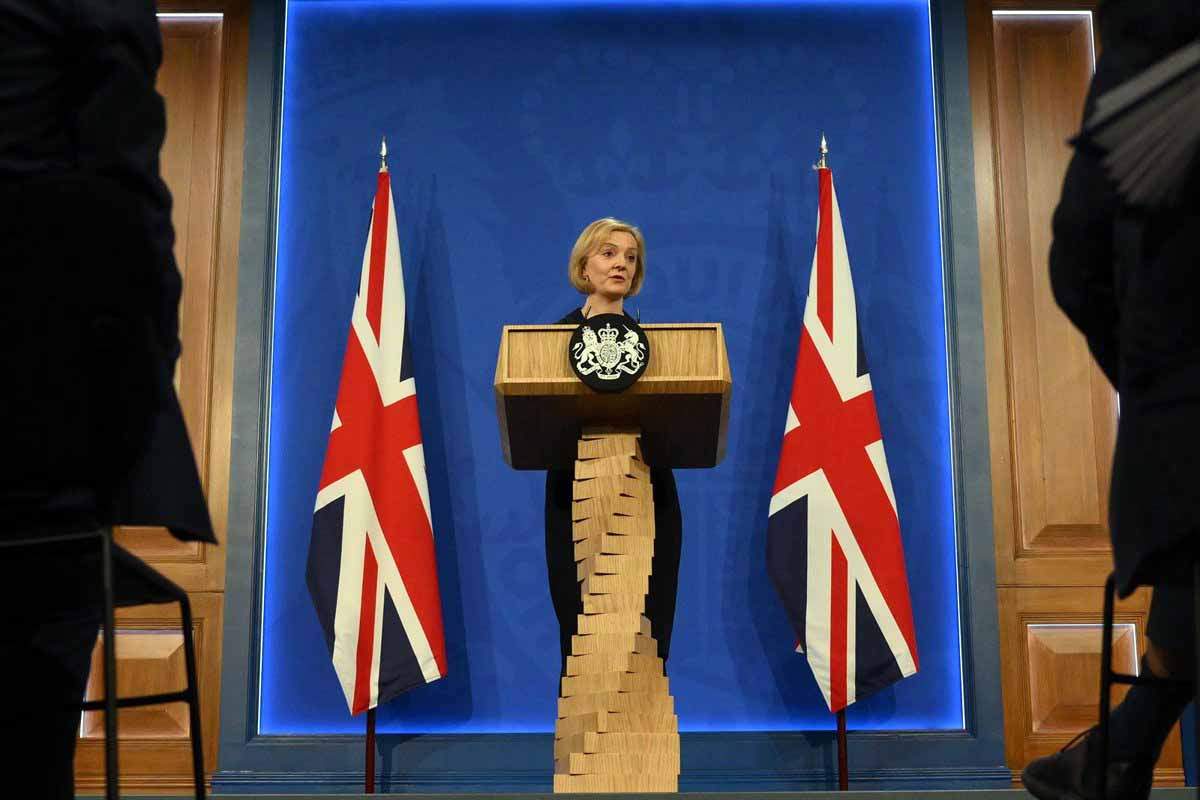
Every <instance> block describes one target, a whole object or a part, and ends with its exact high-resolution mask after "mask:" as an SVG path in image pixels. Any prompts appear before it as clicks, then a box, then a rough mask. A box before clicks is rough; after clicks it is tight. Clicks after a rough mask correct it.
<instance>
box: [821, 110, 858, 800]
mask: <svg viewBox="0 0 1200 800" xmlns="http://www.w3.org/2000/svg"><path fill="white" fill-rule="evenodd" d="M828 155H829V143H828V142H826V141H825V134H824V133H822V134H821V157H820V158H819V159H817V163H816V164H814V165H813V167H814V168H815V169H828V168H829V163H828V161H827V157H828ZM837 760H838V791H839V792H845V791H847V790H848V789H849V788H850V765H849V758H848V757H847V754H846V709H845V708H840V709H838V711H837Z"/></svg>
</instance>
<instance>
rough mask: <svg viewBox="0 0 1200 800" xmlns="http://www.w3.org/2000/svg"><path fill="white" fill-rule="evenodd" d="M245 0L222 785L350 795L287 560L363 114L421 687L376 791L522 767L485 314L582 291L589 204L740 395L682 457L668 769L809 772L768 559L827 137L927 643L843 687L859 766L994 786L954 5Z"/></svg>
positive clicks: (361, 206) (794, 671)
mask: <svg viewBox="0 0 1200 800" xmlns="http://www.w3.org/2000/svg"><path fill="white" fill-rule="evenodd" d="M249 13H250V15H251V20H250V25H249V34H250V67H249V73H248V94H249V104H248V107H247V129H246V157H245V165H244V168H245V177H244V182H243V198H244V199H243V210H242V219H241V228H240V230H241V241H240V245H239V273H238V282H239V285H238V311H237V314H238V342H237V352H236V356H235V384H234V419H233V440H232V453H233V457H232V463H231V480H230V501H229V508H230V510H229V520H228V527H229V531H230V535H229V537H228V540H227V541H226V542H224V543H223V544H224V545H225V547H226V550H227V555H226V558H227V565H228V567H227V581H226V603H225V607H224V619H225V622H224V641H223V663H222V684H221V686H222V690H221V691H222V699H221V729H220V731H219V737H220V755H219V767H220V768H219V771H218V772H217V774H216V775H215V777H214V786H215V787H216V789H217V791H219V792H223V791H235V792H245V791H250V792H254V791H302V792H312V791H342V790H353V789H354V788H355V787H361V785H362V773H361V770H362V757H363V752H362V747H363V742H362V735H361V734H362V730H363V720H362V718H361V717H360V718H358V719H349V718H348V717H347V715H346V712H345V706H344V703H343V701H342V699H341V695H340V691H339V689H338V687H337V684H336V683H335V681H334V677H333V672H332V669H331V667H330V665H329V660H328V657H327V655H326V653H325V651H324V647H323V644H322V642H321V638H320V635H319V633H318V627H317V624H316V620H315V615H314V613H313V611H312V608H311V606H310V603H309V600H308V597H307V593H306V591H305V589H304V585H303V579H302V576H303V562H304V556H305V552H306V550H307V545H308V536H309V528H310V524H311V508H312V502H313V501H312V496H313V492H314V490H315V485H316V480H317V473H318V470H319V466H320V459H321V453H322V450H323V447H324V443H325V436H326V432H327V430H328V420H329V414H330V410H331V408H332V403H333V395H334V390H335V386H336V382H337V374H338V370H339V366H340V363H339V362H340V359H341V354H342V348H343V346H344V342H345V330H346V322H345V320H346V316H347V314H348V311H349V308H350V303H351V301H352V295H353V291H354V287H355V283H356V280H357V274H358V269H359V260H360V258H361V253H362V247H363V244H364V237H365V235H366V225H367V218H368V208H369V203H370V197H371V193H372V189H373V186H374V171H375V167H376V160H375V156H374V154H375V152H376V148H377V146H378V140H379V137H380V136H381V135H385V134H386V135H387V136H388V139H389V144H390V146H391V150H392V159H391V163H392V170H393V181H394V187H395V194H396V206H397V211H398V215H399V223H400V235H401V246H402V249H403V252H404V261H405V273H406V283H407V286H408V297H409V303H410V308H411V309H412V318H411V319H412V322H413V324H414V325H415V326H416V330H415V332H414V341H415V343H417V344H418V347H419V349H417V350H416V357H415V361H416V373H417V381H418V389H419V394H420V400H421V410H422V417H423V425H424V433H425V446H426V456H427V461H428V471H429V478H430V487H431V494H432V504H433V514H434V520H435V526H436V530H437V537H438V546H439V551H438V556H439V569H440V577H441V581H442V593H443V602H444V606H445V612H446V631H447V639H448V643H449V646H450V662H451V676H450V677H449V678H447V679H445V680H443V681H441V682H439V683H437V684H434V685H432V686H429V687H423V688H421V689H418V690H415V691H413V692H411V693H409V694H408V695H407V696H405V697H403V698H401V699H400V700H398V701H396V702H394V703H392V704H389V705H388V706H387V707H385V708H384V709H382V710H381V713H380V722H381V729H382V730H383V731H384V733H383V734H382V735H381V737H380V742H379V758H380V762H379V767H380V773H381V776H382V780H383V787H384V788H385V789H394V790H404V791H418V790H422V789H425V790H432V791H460V792H462V791H490V790H509V791H512V790H541V791H545V790H548V789H549V785H550V760H549V759H550V755H549V754H550V734H549V733H547V732H546V731H548V730H549V727H550V720H551V716H552V715H553V699H554V695H555V685H554V684H555V681H554V677H555V676H554V664H555V662H556V660H557V659H556V645H557V642H556V636H555V629H554V618H553V615H552V612H551V609H550V603H549V598H548V596H547V590H546V583H545V567H544V556H543V552H542V521H541V516H540V513H539V511H538V509H539V508H540V505H541V502H542V478H541V476H540V475H538V474H536V473H517V472H513V471H511V470H509V469H508V468H507V467H506V466H504V464H503V460H502V458H501V456H500V452H499V445H498V438H499V437H498V433H497V431H496V421H495V418H494V412H493V410H492V409H493V406H492V400H491V386H490V382H491V375H492V371H493V365H494V358H495V348H496V342H497V338H498V335H499V329H500V326H501V325H502V324H504V323H507V322H534V321H546V320H552V319H555V318H556V317H557V316H559V315H560V314H561V313H562V312H564V311H566V310H567V309H569V308H570V307H572V306H573V305H574V304H576V303H577V302H578V296H577V295H575V294H573V293H572V292H571V290H570V289H569V288H567V286H566V282H565V279H564V272H565V268H564V266H565V265H564V263H563V262H564V259H565V257H566V253H567V250H568V248H569V247H570V244H571V242H572V241H573V239H574V236H575V235H576V233H577V231H578V229H579V228H580V227H582V225H583V224H585V223H586V222H588V221H589V220H591V219H593V218H594V217H596V216H599V215H601V214H610V213H612V214H619V215H623V216H626V217H629V218H631V219H633V220H635V221H637V222H638V223H639V224H641V225H642V226H643V227H644V229H645V230H646V232H647V236H648V240H649V257H650V266H649V278H648V282H647V286H646V291H645V292H644V295H643V296H642V297H640V298H638V299H636V300H635V301H633V302H632V303H631V308H632V309H633V310H640V312H641V316H642V318H643V319H644V320H647V321H658V320H663V321H667V320H719V321H721V322H723V323H724V324H725V330H726V336H727V339H728V344H729V352H730V358H731V361H732V364H733V370H734V378H735V384H736V385H735V391H734V406H733V415H732V418H731V427H730V436H729V457H728V458H727V460H726V461H725V462H724V463H723V464H722V465H721V466H720V467H718V468H717V469H715V470H709V471H703V472H694V473H687V472H679V473H677V474H678V479H679V484H680V490H681V496H682V500H683V511H684V524H685V533H684V537H685V540H684V550H683V563H682V569H681V580H680V606H679V614H678V617H677V620H676V633H675V641H674V646H673V649H672V659H671V662H670V665H669V671H670V674H671V676H672V690H673V693H674V694H675V696H676V699H677V702H678V707H679V712H680V717H681V722H682V727H683V729H684V733H683V735H682V739H683V749H682V754H683V755H682V758H683V761H682V767H683V773H682V776H681V783H682V786H683V787H684V788H685V789H691V790H712V789H716V790H724V791H759V790H779V789H792V788H821V787H823V786H828V785H829V781H830V780H832V779H833V774H834V764H835V761H834V754H833V741H832V737H831V735H830V733H828V728H829V725H830V719H829V716H828V715H827V714H826V713H825V711H824V709H823V706H822V704H821V701H820V699H819V696H818V694H817V690H816V687H815V685H814V683H813V680H812V677H811V675H810V673H809V670H808V667H807V665H806V664H805V662H804V660H803V659H802V658H801V657H800V656H796V655H794V654H792V653H791V652H790V644H791V634H790V632H789V631H788V629H787V625H786V621H785V619H784V615H783V613H782V610H781V609H780V607H779V605H778V601H777V599H776V598H775V595H774V593H773V591H772V590H771V588H770V586H769V583H768V581H767V579H766V572H765V569H764V565H763V556H764V550H765V543H764V531H763V528H764V524H763V523H764V521H765V517H766V507H767V500H768V493H769V491H770V486H771V482H772V477H773V474H774V468H775V460H776V457H777V452H778V447H779V434H780V430H781V427H782V423H783V420H782V411H783V409H784V402H785V398H786V394H787V389H788V384H789V381H790V378H791V375H790V370H791V364H792V361H793V358H794V353H795V349H794V348H795V345H796V338H797V334H798V331H799V327H800V312H801V308H802V306H803V300H804V291H805V287H806V286H807V277H808V271H809V264H810V262H811V258H812V248H813V231H814V226H815V217H816V207H815V206H816V186H815V178H814V175H813V173H812V171H811V169H810V164H811V163H812V161H813V160H814V158H815V155H816V154H815V145H816V142H817V140H818V137H819V134H820V133H821V132H822V131H823V132H825V133H826V134H827V135H828V136H829V139H830V142H831V144H832V147H833V154H832V157H831V163H832V165H833V167H834V171H835V176H836V182H837V186H838V191H839V197H840V200H841V205H842V211H843V215H844V219H845V224H846V232H847V238H848V242H849V248H850V256H851V261H852V263H853V267H854V274H855V279H856V284H857V289H858V299H859V308H860V313H861V316H862V323H863V330H864V335H865V338H866V344H867V347H868V350H869V354H870V358H871V365H872V377H873V379H874V384H875V388H876V391H877V397H878V401H879V404H880V417H881V422H882V425H883V429H884V433H885V441H886V443H887V448H888V455H889V460H890V463H891V471H892V476H893V482H894V484H895V488H896V493H897V496H898V500H899V505H900V514H901V521H902V526H903V528H904V535H905V545H906V548H907V555H908V569H909V575H910V580H911V583H912V590H913V591H912V594H913V604H914V612H915V614H914V616H915V617H916V620H917V626H918V632H917V637H918V643H919V646H920V655H921V668H922V669H921V673H920V674H919V675H918V676H917V677H915V678H911V679H908V680H906V681H904V682H902V683H901V684H899V685H898V686H897V687H895V689H894V690H891V691H887V692H884V693H882V694H880V695H879V696H877V697H874V698H870V699H868V700H865V701H863V702H860V703H859V704H857V705H856V706H854V707H853V708H852V710H851V713H850V737H849V743H850V759H851V764H852V781H853V782H854V785H856V786H859V787H862V788H887V787H908V788H931V787H934V786H937V787H941V788H952V787H983V786H1007V785H1009V781H1010V774H1009V773H1008V771H1007V770H1006V768H1005V767H1004V765H1003V735H1002V730H1001V719H1002V711H1001V702H1000V688H999V665H998V652H997V641H996V633H995V630H996V615H995V602H996V601H995V585H994V581H995V577H994V575H995V573H994V564H993V543H992V536H991V524H992V519H991V495H990V477H989V463H988V455H987V453H988V450H987V447H988V445H987V441H988V437H987V425H986V410H985V409H986V395H985V377H984V369H983V346H982V321H981V306H980V299H979V265H978V249H977V242H976V239H975V236H976V233H975V232H976V225H977V221H976V218H975V208H974V187H973V183H972V176H973V165H972V163H971V138H970V136H971V133H970V129H971V125H970V111H969V102H968V96H967V81H966V64H967V58H966V41H967V36H966V23H965V15H964V10H963V4H962V2H961V0H948V1H947V2H945V3H943V2H939V0H933V1H932V3H931V7H930V9H929V10H928V11H927V10H926V7H925V6H924V5H923V4H921V3H915V2H883V1H880V2H842V3H814V2H779V1H778V0H765V1H764V2H757V3H753V4H751V3H736V2H723V3H694V4H693V3H689V4H683V3H671V4H657V5H649V4H646V3H643V2H640V1H638V0H634V1H633V2H628V1H626V2H619V1H614V2H607V3H604V4H603V5H600V4H595V3H583V2H572V0H559V1H556V2H553V3H549V2H547V3H513V2H509V1H508V0H480V1H479V2H472V3H458V2H443V3H436V4H434V3H403V4H401V3H395V4H383V3H359V2H336V1H335V2H303V0H302V1H301V2H295V1H293V2H292V3H291V4H290V5H289V6H288V10H287V11H286V12H285V11H284V10H282V9H281V8H279V6H278V5H277V4H276V3H274V2H271V0H254V2H252V4H251V6H250V7H249ZM930 18H932V20H931V19H930ZM285 22H286V24H287V47H286V58H285V47H284V30H285ZM931 22H932V24H930V23H931ZM931 61H932V64H931ZM285 67H286V80H285V76H284V73H285ZM285 84H286V88H285ZM933 87H936V92H935V91H934V90H933ZM935 125H936V127H937V128H938V129H939V130H940V131H941V136H940V139H938V138H936V137H935ZM939 166H940V169H939ZM939 199H940V206H941V209H942V213H941V216H940V219H939V213H938V209H939ZM277 223H278V224H277ZM276 247H277V249H276Z"/></svg>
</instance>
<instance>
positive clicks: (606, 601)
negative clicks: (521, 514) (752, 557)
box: [554, 429, 679, 792]
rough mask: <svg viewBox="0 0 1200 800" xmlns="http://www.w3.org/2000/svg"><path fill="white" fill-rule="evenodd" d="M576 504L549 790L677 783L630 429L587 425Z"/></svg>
mask: <svg viewBox="0 0 1200 800" xmlns="http://www.w3.org/2000/svg"><path fill="white" fill-rule="evenodd" d="M573 507H574V513H573V514H572V518H573V520H574V523H573V530H574V540H575V561H576V564H577V567H576V569H577V571H578V572H577V574H578V578H579V582H580V587H579V588H580V592H581V593H582V595H583V614H581V615H580V616H579V625H578V635H576V636H575V637H573V638H572V640H571V655H570V656H569V657H568V658H567V675H566V677H564V678H563V679H562V694H561V696H560V697H559V700H558V722H557V724H556V726H555V734H554V791H556V792H675V791H678V788H679V725H678V720H677V718H676V716H675V708H674V701H673V700H672V698H671V695H670V694H669V692H668V687H667V678H666V674H665V673H664V671H663V662H662V659H661V658H659V657H658V643H657V642H656V641H655V640H654V637H653V636H651V631H650V622H649V620H648V619H646V617H645V616H643V614H644V612H645V607H646V592H647V589H648V585H649V580H650V565H651V557H652V556H653V554H654V498H653V493H652V488H651V485H650V470H649V467H647V466H646V463H645V461H644V460H643V458H642V451H641V446H640V444H639V441H638V434H637V431H629V430H624V431H622V430H614V429H588V430H585V431H584V434H583V436H582V437H581V438H580V440H579V451H578V460H577V461H576V462H575V484H574V504H573Z"/></svg>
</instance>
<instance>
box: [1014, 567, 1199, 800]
mask: <svg viewBox="0 0 1200 800" xmlns="http://www.w3.org/2000/svg"><path fill="white" fill-rule="evenodd" d="M998 595H999V604H1000V612H1001V613H1000V638H1001V654H1002V655H1001V657H1002V660H1003V662H1004V663H1005V665H1006V668H1005V669H1004V671H1003V673H1002V675H1001V680H1002V681H1003V684H1004V686H1003V691H1004V698H1005V700H1004V705H1005V737H1004V739H1005V754H1006V756H1007V758H1008V762H1009V764H1010V766H1013V765H1021V766H1023V765H1024V764H1027V763H1029V761H1030V760H1032V759H1034V758H1038V757H1040V756H1044V755H1049V754H1050V753H1053V752H1056V751H1057V750H1059V749H1060V748H1061V747H1062V746H1063V745H1065V744H1066V743H1067V742H1069V741H1070V740H1071V739H1072V738H1073V737H1074V736H1075V735H1076V734H1077V733H1078V732H1079V731H1081V730H1084V729H1086V728H1088V727H1090V726H1092V725H1094V724H1095V723H1096V719H1097V702H1096V701H1097V698H1098V696H1099V689H1100V633H1099V629H1100V613H1101V608H1102V606H1101V601H1102V599H1103V595H1104V592H1103V588H1102V587H1088V588H1087V589H1083V588H1080V587H1076V586H1047V587H1004V588H1001V589H999V590H998ZM1149 607H1150V592H1149V591H1148V590H1145V589H1142V590H1138V591H1137V592H1135V593H1134V594H1133V595H1131V596H1130V597H1129V598H1127V599H1125V600H1123V601H1121V602H1119V603H1117V606H1116V612H1115V615H1114V619H1115V624H1116V625H1117V626H1128V627H1127V628H1126V630H1124V631H1117V632H1115V635H1114V636H1113V642H1114V659H1113V663H1114V664H1115V665H1116V666H1117V667H1118V668H1119V669H1124V670H1128V671H1130V672H1136V661H1137V660H1138V659H1140V658H1141V655H1142V653H1144V652H1145V649H1146V637H1145V627H1146V615H1147V612H1148V610H1149ZM1129 628H1132V635H1131V633H1130V630H1129ZM1039 649H1040V650H1043V651H1045V652H1039ZM1010 666H1011V667H1012V668H1008V667H1010ZM1126 691H1127V689H1126V687H1114V689H1113V700H1114V702H1116V701H1119V700H1120V698H1122V697H1124V695H1125V692H1126ZM1013 768H1014V769H1015V770H1016V771H1019V769H1020V766H1013ZM1155 783H1156V784H1157V785H1160V786H1180V785H1182V784H1183V756H1182V751H1181V749H1180V740H1179V728H1178V727H1176V728H1175V730H1174V731H1172V733H1171V736H1170V738H1169V739H1168V740H1167V744H1166V746H1165V747H1164V748H1163V755H1162V758H1161V759H1159V763H1158V767H1157V769H1156V770H1155Z"/></svg>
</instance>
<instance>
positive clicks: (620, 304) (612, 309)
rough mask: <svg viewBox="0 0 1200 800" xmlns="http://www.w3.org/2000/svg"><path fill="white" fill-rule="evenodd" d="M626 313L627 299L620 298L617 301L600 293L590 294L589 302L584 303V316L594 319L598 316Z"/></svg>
mask: <svg viewBox="0 0 1200 800" xmlns="http://www.w3.org/2000/svg"><path fill="white" fill-rule="evenodd" d="M624 313H625V298H623V297H618V298H616V299H615V300H613V299H610V298H608V297H605V296H604V295H602V294H599V293H593V294H589V295H588V298H587V300H585V301H584V302H583V316H584V317H594V316H596V315H597V314H624Z"/></svg>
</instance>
